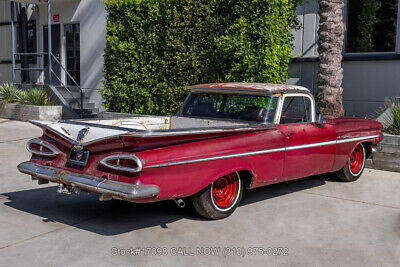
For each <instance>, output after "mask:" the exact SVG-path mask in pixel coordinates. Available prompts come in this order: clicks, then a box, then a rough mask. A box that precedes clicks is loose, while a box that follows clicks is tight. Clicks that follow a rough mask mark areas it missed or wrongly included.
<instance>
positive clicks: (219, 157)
mask: <svg viewBox="0 0 400 267" xmlns="http://www.w3.org/2000/svg"><path fill="white" fill-rule="evenodd" d="M280 151H285V148H284V147H282V148H274V149H266V150H258V151H251V152H243V153H237V154H229V155H222V156H214V157H207V158H199V159H188V160H181V161H173V162H167V163H161V164H156V165H151V166H144V168H158V167H166V166H174V165H181V164H187V163H197V162H203V161H211V160H219V159H228V158H237V157H245V156H252V155H259V154H268V153H274V152H280Z"/></svg>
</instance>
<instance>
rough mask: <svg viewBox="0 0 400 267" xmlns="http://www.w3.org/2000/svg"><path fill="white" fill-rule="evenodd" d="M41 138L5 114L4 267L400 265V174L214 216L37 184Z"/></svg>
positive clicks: (327, 180) (274, 198)
mask: <svg viewBox="0 0 400 267" xmlns="http://www.w3.org/2000/svg"><path fill="white" fill-rule="evenodd" d="M40 135H41V130H40V129H38V128H36V127H34V126H32V125H30V124H29V123H24V122H16V121H8V120H2V119H0V266H36V265H44V266H54V265H78V266H92V265H95V264H96V265H98V266H111V265H115V264H118V265H125V266H128V265H130V266H132V265H138V266H143V265H156V266H161V265H163V266H166V265H174V266H176V265H183V266H208V265H213V266H214V265H216V264H218V265H230V266H232V265H233V266H236V265H243V264H251V266H252V265H255V264H257V265H261V264H262V265H263V266H274V265H291V266H304V265H306V266H400V174H399V173H391V172H385V171H376V170H370V169H366V170H365V172H364V174H363V176H362V177H361V178H360V179H359V180H358V181H356V182H354V183H342V182H338V181H335V180H333V179H332V178H331V177H330V176H329V175H321V176H318V177H309V178H304V179H300V180H296V181H291V182H286V183H281V184H277V185H272V186H267V187H263V188H259V189H254V190H250V191H246V192H245V194H244V196H243V199H242V203H241V205H240V206H239V208H238V209H237V210H236V211H235V213H234V214H233V215H232V216H231V217H229V218H227V219H224V220H220V221H207V220H203V219H201V218H199V217H197V216H196V215H195V214H194V213H193V212H191V211H190V210H186V209H184V210H182V209H179V208H178V207H177V206H176V205H175V204H174V203H173V202H171V201H168V202H160V203H152V204H133V203H126V202H119V201H106V202H100V201H98V196H97V195H95V194H86V193H81V194H79V195H75V194H73V195H62V194H58V193H56V186H55V185H54V184H50V185H40V186H39V185H37V183H36V181H31V179H30V177H29V176H27V175H24V174H21V173H19V172H18V171H17V169H16V166H17V164H18V163H19V162H22V161H25V160H28V159H29V153H28V152H27V151H26V150H25V143H26V141H27V140H28V139H29V138H32V137H37V136H40ZM277 247H279V248H282V249H279V250H278V249H276V248H277ZM137 248H139V249H137ZM149 248H155V249H149ZM156 249H158V251H157V250H156ZM259 252H263V255H252V254H258V253H259ZM202 253H203V254H202ZM136 254H138V255H136ZM159 254H161V255H159ZM204 254H206V255H204ZM238 254H239V255H238ZM270 254H285V255H275V256H273V255H270ZM248 266H250V265H248Z"/></svg>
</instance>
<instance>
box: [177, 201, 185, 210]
mask: <svg viewBox="0 0 400 267" xmlns="http://www.w3.org/2000/svg"><path fill="white" fill-rule="evenodd" d="M174 202H175V203H176V205H178V207H179V208H181V209H183V208H184V207H186V203H185V201H184V200H182V199H174Z"/></svg>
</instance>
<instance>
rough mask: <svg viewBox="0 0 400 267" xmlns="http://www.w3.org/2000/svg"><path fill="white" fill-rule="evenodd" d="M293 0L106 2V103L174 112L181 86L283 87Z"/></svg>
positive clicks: (133, 109)
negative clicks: (235, 83)
mask: <svg viewBox="0 0 400 267" xmlns="http://www.w3.org/2000/svg"><path fill="white" fill-rule="evenodd" d="M299 2H300V1H299V0H252V1H248V0H164V1H158V0H108V1H106V2H105V4H106V10H107V14H108V17H107V36H106V40H107V45H106V49H105V56H104V57H105V70H104V77H105V81H104V87H105V88H104V91H103V98H104V99H105V102H104V105H105V107H106V108H107V109H108V110H110V111H118V112H130V113H145V114H172V113H174V112H175V111H176V109H177V108H178V107H179V106H180V104H181V101H182V100H183V99H184V97H185V93H186V91H185V86H188V85H191V84H197V83H208V82H229V81H238V82H240V81H243V82H273V83H283V82H284V81H285V79H286V78H287V67H288V63H289V59H290V57H291V52H292V49H293V46H292V44H291V41H292V39H293V37H292V35H291V29H292V28H294V27H297V26H298V22H297V19H296V16H295V14H294V10H295V7H296V5H297V4H298V3H299Z"/></svg>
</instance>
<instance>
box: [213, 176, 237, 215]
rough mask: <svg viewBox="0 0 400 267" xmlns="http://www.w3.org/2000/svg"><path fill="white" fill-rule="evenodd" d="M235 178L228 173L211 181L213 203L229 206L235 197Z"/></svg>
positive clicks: (222, 206)
mask: <svg viewBox="0 0 400 267" xmlns="http://www.w3.org/2000/svg"><path fill="white" fill-rule="evenodd" d="M236 191H237V180H236V177H235V175H234V174H228V175H226V176H224V177H221V178H219V179H218V180H216V181H215V182H214V183H213V186H212V196H213V199H214V203H215V204H216V205H217V206H219V207H221V208H224V207H227V206H229V205H230V204H231V203H232V202H233V200H234V199H235V196H236Z"/></svg>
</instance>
